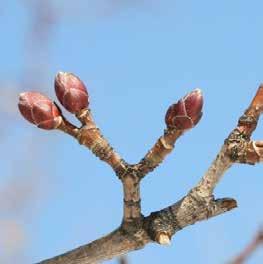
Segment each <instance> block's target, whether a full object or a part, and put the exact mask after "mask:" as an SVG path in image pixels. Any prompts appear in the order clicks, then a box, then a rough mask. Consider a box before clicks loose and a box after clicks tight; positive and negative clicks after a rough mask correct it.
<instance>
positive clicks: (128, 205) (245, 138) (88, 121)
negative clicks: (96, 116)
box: [40, 87, 263, 264]
mask: <svg viewBox="0 0 263 264" xmlns="http://www.w3.org/2000/svg"><path fill="white" fill-rule="evenodd" d="M197 93H199V92H197ZM186 100H188V97H184V100H183V101H182V102H181V101H179V102H178V103H177V104H176V105H174V106H172V111H170V112H169V118H168V121H169V122H168V124H169V126H168V130H167V132H166V134H165V135H164V136H163V137H161V138H160V139H159V140H158V142H157V144H155V146H154V147H153V149H152V151H150V152H148V154H147V155H146V157H145V160H147V161H148V166H147V165H145V164H144V161H142V162H141V163H139V164H137V165H129V164H127V163H124V162H123V160H122V159H121V158H117V160H118V162H120V163H121V164H123V170H122V173H117V174H118V176H119V178H120V180H121V181H122V183H123V188H124V200H125V202H124V218H123V222H122V225H121V226H120V227H119V228H118V229H117V230H116V231H114V232H112V233H111V234H109V235H107V236H105V237H103V238H101V239H98V240H96V241H94V242H91V243H90V244H87V245H85V246H82V247H80V248H77V249H75V250H72V251H70V252H68V253H65V254H63V255H61V256H58V257H55V258H52V259H50V260H46V261H43V262H40V263H41V264H59V263H63V264H73V263H74V264H89V263H96V262H99V261H102V260H106V259H110V258H113V257H116V256H120V255H122V254H126V253H128V252H130V251H133V250H136V249H140V248H142V247H144V246H145V245H146V244H147V243H149V242H157V243H159V244H163V245H164V244H169V243H170V240H171V237H172V236H173V235H174V234H175V233H176V232H178V231H180V230H182V229H183V228H185V227H187V226H189V225H192V224H195V223H196V222H198V221H203V220H207V219H209V218H211V217H214V216H217V215H220V214H223V213H225V212H227V211H229V210H232V209H234V208H236V207H237V202H236V201H235V200H234V199H231V198H223V199H215V198H214V196H213V190H214V188H215V187H216V184H217V183H218V182H219V180H220V179H221V178H222V176H223V174H224V173H225V171H226V170H227V169H229V168H230V167H231V165H232V164H233V163H245V164H251V163H253V164H254V163H255V162H259V161H261V160H262V146H263V144H262V142H261V141H251V140H250V137H251V135H252V133H253V131H254V130H255V129H256V126H257V122H258V119H259V115H260V114H261V112H262V110H263V88H262V87H260V88H259V90H258V92H257V94H256V96H255V97H254V99H253V100H252V103H251V105H250V106H249V108H248V110H246V112H245V114H244V115H243V116H242V117H241V118H240V119H239V122H238V125H237V127H236V128H235V129H234V130H233V131H232V132H231V133H230V135H229V137H228V138H227V139H226V140H225V142H224V145H223V147H222V148H221V150H220V152H219V153H218V155H217V157H216V159H215V160H214V161H213V162H212V164H211V166H210V168H209V169H208V171H207V172H206V173H205V175H204V176H203V178H202V179H201V181H200V182H199V183H198V184H197V185H196V186H195V187H194V188H193V189H191V190H190V191H189V193H188V194H187V195H186V196H185V197H183V198H182V199H180V200H179V201H178V202H176V203H175V204H173V205H171V206H169V207H167V208H164V209H162V210H160V211H158V212H153V213H151V214H150V215H149V216H147V217H144V216H143V215H141V208H140V192H139V184H140V180H141V179H142V175H143V176H144V173H146V172H149V171H151V169H152V168H155V167H156V166H157V165H158V164H159V163H160V162H161V161H162V159H163V158H164V157H165V156H166V155H167V154H168V153H169V152H170V151H171V149H172V147H173V143H174V142H175V140H176V139H177V138H178V136H179V135H180V134H182V133H181V132H182V131H184V130H186V129H188V128H191V127H192V126H193V124H196V123H197V122H198V120H199V119H200V115H198V114H196V113H199V114H200V108H199V106H200V103H199V105H198V104H196V105H198V107H196V105H195V107H196V109H197V110H198V109H199V110H198V111H196V112H195V114H194V115H193V120H194V121H193V120H192V119H191V118H190V121H189V116H182V115H181V114H180V115H178V111H179V110H180V111H181V110H182V109H184V110H183V111H185V109H186V108H185V106H184V103H185V101H186ZM190 101H191V100H190ZM191 102H192V101H191ZM182 106H184V107H182ZM188 107H189V105H188ZM170 109H171V108H170ZM178 109H179V110H178ZM180 111H179V112H180ZM171 113H172V114H173V116H172V117H171V116H170V114H171ZM192 113H193V112H192ZM77 116H78V118H79V119H80V121H81V122H82V124H83V127H81V128H80V129H79V130H78V131H77V130H76V129H75V128H74V127H72V126H71V125H69V124H67V122H62V124H63V125H62V127H60V129H62V130H64V131H65V132H67V133H69V134H70V135H73V136H74V137H76V138H77V139H78V140H79V141H80V143H82V144H84V145H85V146H87V147H88V148H90V149H91V150H92V151H93V153H95V154H96V155H97V156H99V157H100V158H101V155H102V154H101V153H105V149H108V150H107V151H108V152H109V153H110V155H109V156H108V158H102V159H103V160H104V161H106V162H108V163H109V164H110V165H111V166H112V167H113V168H114V169H115V170H116V168H118V167H119V166H116V164H117V163H115V162H112V161H113V160H114V161H115V160H116V159H115V158H114V159H112V158H109V157H112V156H114V155H115V152H114V151H113V150H112V149H111V148H109V147H108V146H109V145H108V143H107V141H106V140H104V138H103V137H102V135H101V134H100V132H99V130H98V129H97V128H96V126H95V124H94V121H93V120H92V118H91V115H90V112H89V111H88V110H85V111H84V112H83V113H81V114H79V115H77ZM178 117H179V119H177V118H178ZM198 118H199V119H198ZM166 121H167V120H166ZM171 124H176V126H177V127H174V128H173V130H172V127H171ZM63 126H66V127H67V128H66V129H65V128H64V129H63ZM180 126H181V127H180ZM180 130H181V131H180ZM76 131H77V132H78V133H77V134H76V135H75V134H74V133H75V132H76ZM178 131H179V132H178ZM94 146H95V147H94ZM107 151H106V153H107ZM116 155H117V154H116ZM117 157H119V156H117ZM122 162H123V163H122ZM149 164H150V166H149ZM117 171H118V170H117Z"/></svg>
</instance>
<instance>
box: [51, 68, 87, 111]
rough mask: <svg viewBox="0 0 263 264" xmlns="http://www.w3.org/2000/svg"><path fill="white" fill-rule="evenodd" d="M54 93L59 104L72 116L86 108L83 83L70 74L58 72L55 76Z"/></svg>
mask: <svg viewBox="0 0 263 264" xmlns="http://www.w3.org/2000/svg"><path fill="white" fill-rule="evenodd" d="M55 91H56V95H57V98H58V100H59V101H60V103H61V104H62V105H63V106H64V107H65V108H66V109H67V110H68V111H69V112H71V113H73V114H75V113H77V112H79V111H80V110H82V109H85V108H87V107H88V104H89V95H88V93H87V89H86V87H85V85H84V83H83V82H82V81H81V80H80V79H79V78H78V77H77V76H75V75H74V74H72V73H67V72H59V73H58V74H57V76H56V78H55Z"/></svg>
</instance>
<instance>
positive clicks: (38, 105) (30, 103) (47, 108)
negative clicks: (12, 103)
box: [18, 92, 62, 129]
mask: <svg viewBox="0 0 263 264" xmlns="http://www.w3.org/2000/svg"><path fill="white" fill-rule="evenodd" d="M18 108H19V111H20V113H21V114H22V116H23V117H24V118H25V119H26V120H28V121H29V122H30V123H33V124H35V125H37V126H38V127H39V128H43V129H54V128H57V127H58V126H59V125H60V123H61V120H62V118H61V115H60V111H59V109H58V108H57V106H56V105H55V104H54V103H53V102H52V101H51V100H50V99H49V98H48V97H46V96H44V95H42V94H41V93H37V92H25V93H21V94H20V96H19V103H18Z"/></svg>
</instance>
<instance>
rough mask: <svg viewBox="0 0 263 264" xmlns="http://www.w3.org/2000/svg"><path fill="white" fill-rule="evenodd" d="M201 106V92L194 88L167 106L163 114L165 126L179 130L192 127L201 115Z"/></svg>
mask: <svg viewBox="0 0 263 264" xmlns="http://www.w3.org/2000/svg"><path fill="white" fill-rule="evenodd" d="M202 107H203V96H202V92H201V90H200V89H196V90H194V91H192V92H191V93H189V94H187V95H186V96H185V97H183V98H182V99H180V100H179V101H178V102H177V103H176V104H173V105H171V106H170V107H169V109H168V110H167V112H166V116H165V122H166V125H167V127H168V128H177V129H180V130H186V129H190V128H192V127H194V126H195V125H196V124H197V123H198V121H199V120H200V119H201V117H202Z"/></svg>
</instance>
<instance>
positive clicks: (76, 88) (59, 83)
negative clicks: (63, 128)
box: [18, 72, 89, 130]
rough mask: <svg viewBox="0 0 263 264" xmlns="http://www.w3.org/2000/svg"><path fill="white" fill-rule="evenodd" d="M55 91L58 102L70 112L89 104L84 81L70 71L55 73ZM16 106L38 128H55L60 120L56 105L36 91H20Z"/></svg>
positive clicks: (77, 110) (59, 112) (76, 111)
mask: <svg viewBox="0 0 263 264" xmlns="http://www.w3.org/2000/svg"><path fill="white" fill-rule="evenodd" d="M55 92H56V95H57V98H58V100H59V102H60V103H61V104H62V105H63V106H64V107H65V109H67V110H68V111H69V112H71V113H74V114H76V113H78V112H79V111H81V110H83V109H85V108H87V107H88V105H89V101H88V99H89V96H88V92H87V89H86V87H85V85H84V83H83V82H82V81H81V80H80V79H79V78H78V77H77V76H75V75H74V74H72V73H63V72H59V73H58V74H57V76H56V78H55ZM18 108H19V111H20V113H21V114H22V116H23V117H24V118H25V119H26V120H28V121H29V122H30V123H32V124H34V125H36V126H38V127H39V128H43V129H47V130H50V129H55V128H57V127H59V125H60V124H61V122H62V116H61V111H60V109H59V108H58V106H57V105H56V104H55V103H54V102H52V100H50V99H49V98H48V97H46V96H45V95H43V94H41V93H38V92H24V93H21V94H20V96H19V103H18Z"/></svg>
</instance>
